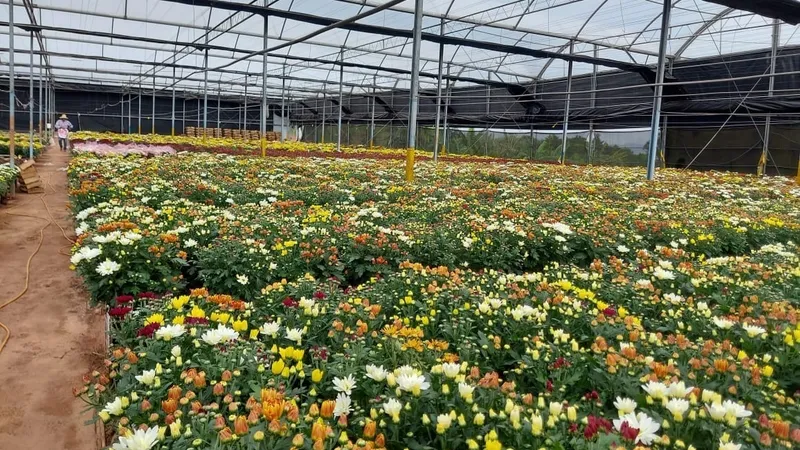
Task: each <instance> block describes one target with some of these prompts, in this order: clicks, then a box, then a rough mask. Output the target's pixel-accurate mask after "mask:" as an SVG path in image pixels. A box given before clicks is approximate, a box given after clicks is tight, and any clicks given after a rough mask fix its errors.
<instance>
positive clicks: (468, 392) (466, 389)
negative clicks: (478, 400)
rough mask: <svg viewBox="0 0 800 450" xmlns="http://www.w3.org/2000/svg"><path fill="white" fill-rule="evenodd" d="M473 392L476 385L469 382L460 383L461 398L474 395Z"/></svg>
mask: <svg viewBox="0 0 800 450" xmlns="http://www.w3.org/2000/svg"><path fill="white" fill-rule="evenodd" d="M473 392H475V386H471V385H469V384H467V383H463V382H461V383H458V395H460V396H461V398H464V399H468V398H470V397H472V394H473Z"/></svg>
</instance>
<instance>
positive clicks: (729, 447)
mask: <svg viewBox="0 0 800 450" xmlns="http://www.w3.org/2000/svg"><path fill="white" fill-rule="evenodd" d="M741 448H742V444H734V443H733V442H722V439H720V440H719V450H741Z"/></svg>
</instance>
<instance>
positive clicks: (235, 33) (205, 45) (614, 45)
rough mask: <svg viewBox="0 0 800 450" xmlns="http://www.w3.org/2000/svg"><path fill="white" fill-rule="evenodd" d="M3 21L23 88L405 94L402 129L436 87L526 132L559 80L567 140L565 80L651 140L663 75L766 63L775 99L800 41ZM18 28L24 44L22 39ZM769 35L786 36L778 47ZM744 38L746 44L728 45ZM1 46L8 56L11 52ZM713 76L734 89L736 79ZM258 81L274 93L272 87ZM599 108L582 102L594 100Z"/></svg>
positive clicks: (276, 19)
mask: <svg viewBox="0 0 800 450" xmlns="http://www.w3.org/2000/svg"><path fill="white" fill-rule="evenodd" d="M0 5H6V8H0V24H2V25H8V23H9V22H10V20H9V21H6V20H5V18H4V17H3V15H4V14H6V15H8V11H10V10H12V9H22V8H24V13H23V14H19V15H16V16H17V17H18V18H20V17H21V18H22V20H19V19H18V20H17V22H16V23H15V24H13V25H12V26H9V27H8V29H9V31H8V32H7V33H3V32H0V49H12V48H13V49H16V51H13V55H9V56H11V59H17V58H24V56H23V55H27V56H28V57H29V58H30V62H29V63H24V62H23V61H14V63H15V64H16V65H19V66H20V67H28V68H29V69H30V70H31V72H32V69H33V67H34V66H35V63H34V61H33V57H34V56H39V57H40V59H41V62H40V65H41V66H43V68H44V69H45V70H46V71H47V78H48V80H49V83H50V84H53V83H57V82H58V80H59V79H65V80H66V79H69V80H71V81H73V80H75V79H76V78H79V77H80V74H81V73H88V74H94V73H96V74H103V75H104V76H103V79H102V80H99V79H95V78H94V77H93V76H90V78H92V81H93V82H96V83H103V84H104V85H106V86H108V87H109V88H113V87H114V86H116V87H117V88H118V89H119V90H120V91H121V92H127V91H130V90H132V89H133V88H134V87H135V86H137V85H141V84H143V83H144V82H146V83H147V84H148V85H150V84H152V90H153V95H155V94H156V92H157V91H162V95H163V91H167V90H170V89H171V90H172V92H173V96H174V92H175V91H176V90H181V91H182V92H189V91H192V90H195V91H196V90H197V89H198V88H197V85H198V83H200V81H201V80H198V78H197V77H193V75H196V74H198V73H200V74H204V76H203V79H202V84H201V85H204V86H206V87H205V88H202V90H203V91H205V92H207V90H208V87H207V86H208V84H209V83H211V84H213V85H217V86H219V87H221V86H226V87H227V89H226V91H228V92H229V93H230V94H233V95H239V94H240V93H241V92H240V91H241V89H238V87H242V88H244V91H245V93H244V95H245V96H247V95H248V94H247V87H248V86H252V87H255V89H254V91H255V92H253V91H251V92H253V94H252V96H253V97H256V96H257V95H258V91H259V90H260V91H261V95H260V97H261V98H262V110H264V111H266V110H267V108H266V105H265V102H266V99H267V98H268V97H272V98H274V97H275V96H276V94H277V91H278V90H280V93H281V97H282V98H283V97H285V95H286V91H287V90H288V92H292V91H295V92H296V93H298V94H299V95H298V94H295V95H293V97H294V99H295V100H298V98H299V99H300V100H302V99H303V98H306V99H309V100H310V99H311V98H313V97H319V96H320V95H322V96H327V94H328V93H329V92H330V93H333V92H335V90H334V91H333V92H331V90H330V89H329V88H331V87H334V88H336V87H338V96H339V100H337V101H336V102H337V104H338V105H340V108H339V109H340V110H341V109H342V108H341V103H342V98H343V93H344V92H343V91H344V89H343V87H347V88H348V95H349V96H355V97H358V96H361V97H367V98H373V100H372V101H373V103H377V102H379V101H380V96H382V95H384V94H387V93H389V94H388V95H393V94H391V93H402V92H404V91H410V92H411V93H412V95H411V96H410V98H409V100H410V103H411V105H412V107H411V108H410V110H409V118H410V119H412V118H414V117H416V107H415V106H413V105H414V102H416V101H417V100H418V98H417V95H414V92H416V89H418V88H419V85H420V84H421V83H424V84H425V86H426V88H427V89H428V90H427V91H423V92H422V94H420V95H422V96H424V97H426V98H428V99H432V100H434V101H435V102H436V103H437V117H438V114H439V112H440V110H442V106H443V105H441V102H442V101H443V100H445V99H447V96H448V94H442V83H443V82H446V83H447V87H446V90H447V92H451V90H452V89H454V88H461V89H462V90H461V91H460V92H470V90H473V91H472V93H471V94H469V95H471V96H472V97H470V98H471V99H472V100H470V99H467V101H468V103H469V102H472V103H471V104H473V106H474V107H478V106H475V105H479V104H481V103H483V102H485V104H486V111H485V112H486V114H485V117H491V116H492V115H494V114H490V102H491V100H490V98H489V97H490V96H494V97H495V98H497V97H498V96H499V97H501V99H502V98H509V99H512V100H511V101H512V102H513V103H516V104H517V105H518V106H524V110H525V115H526V117H529V118H530V120H531V123H533V115H535V114H538V112H537V111H539V112H542V110H541V105H537V101H536V98H537V97H536V87H537V85H538V84H540V83H548V82H551V81H553V80H559V79H563V80H564V86H565V89H566V104H565V114H564V125H563V127H564V129H565V130H566V128H567V125H566V123H567V121H568V118H569V106H570V97H571V86H572V79H573V77H575V76H581V75H586V74H589V73H591V74H592V79H593V80H595V79H597V78H598V77H600V76H604V75H603V74H598V67H604V68H610V69H615V70H622V71H627V72H632V73H635V74H638V75H640V76H641V78H643V79H644V86H646V87H647V88H648V89H650V90H651V91H654V93H655V95H653V97H654V104H653V119H654V122H653V124H654V125H653V126H652V127H651V128H652V129H653V130H655V128H656V125H657V124H658V120H657V116H658V111H659V110H660V99H661V97H662V96H666V97H668V98H669V99H670V100H671V101H673V102H675V101H678V100H680V99H683V100H686V101H688V100H690V99H689V98H688V96H687V95H688V94H686V90H685V89H684V88H683V86H682V85H681V84H680V80H676V79H673V78H672V77H671V75H670V74H669V73H668V72H669V70H668V67H672V65H673V64H674V63H676V62H686V61H695V60H696V61H702V60H705V61H707V60H708V58H709V57H713V56H716V55H717V54H718V55H719V56H722V55H725V54H730V53H735V52H748V51H751V52H753V51H761V50H765V49H767V48H772V51H771V57H770V60H771V63H770V64H769V68H770V69H769V70H768V72H769V74H767V73H765V74H763V76H765V77H767V78H765V79H768V80H769V83H770V86H772V85H773V84H774V79H775V65H776V56H777V53H778V51H779V50H778V49H781V48H786V47H791V46H797V45H798V44H800V36H798V35H797V34H798V33H797V31H798V30H797V28H794V29H791V28H792V27H793V25H792V24H797V23H798V22H800V2H798V1H796V0H763V1H760V2H757V3H754V2H747V1H743V0H660V1H659V0H479V1H473V0H426V1H425V2H424V3H423V2H422V1H421V0H303V1H299V0H141V1H137V2H135V3H133V2H129V1H128V0H113V1H110V0H103V1H101V0H38V1H35V2H34V1H32V0H0ZM26 15H27V21H26V20H25V16H26ZM37 16H38V17H37ZM771 18H774V19H775V20H772V19H771ZM15 28H16V29H19V30H23V31H25V32H26V33H23V34H22V36H19V34H18V33H15V32H14V31H15ZM782 28H789V29H790V31H791V32H790V33H781V29H782ZM744 30H746V31H747V33H742V34H746V36H742V35H741V34H739V35H737V33H739V32H741V31H744ZM28 35H29V36H28ZM18 36H19V37H18ZM786 36H788V38H786ZM34 37H35V39H36V43H37V44H38V49H35V48H33V47H34V45H33V44H34ZM12 38H13V39H15V41H16V40H17V39H19V42H14V45H11V43H10V39H12ZM28 38H29V39H28ZM3 41H5V42H6V43H8V45H3V44H4V42H3ZM20 44H21V45H20ZM412 44H413V45H412ZM28 45H29V46H28ZM0 51H2V52H5V53H6V54H8V53H9V52H10V50H0ZM2 58H3V55H2V54H0V60H2ZM703 58H705V59H703ZM656 59H657V61H656ZM723 61H724V59H723ZM20 63H22V64H20ZM26 64H27V65H26ZM433 64H437V65H438V67H436V70H435V71H434V70H431V66H432V65H433ZM724 64H725V70H727V71H728V74H729V76H730V78H731V79H739V80H741V79H742V76H741V75H743V74H741V73H739V74H738V75H739V76H738V77H737V76H734V74H733V73H731V71H730V68H729V67H728V65H727V64H728V63H727V62H724ZM445 65H446V74H445ZM409 66H411V67H412V68H416V67H418V66H419V70H414V69H412V70H409V69H408V68H409ZM170 72H171V73H170ZM784 72H786V71H784ZM604 73H606V72H604ZM187 74H188V75H187ZM337 75H338V79H337ZM744 75H746V77H745V78H747V77H758V76H759V75H758V74H752V73H748V74H744ZM271 77H272V78H275V79H276V80H280V81H281V83H280V86H279V87H278V85H277V83H270V82H269V81H270V80H269V78H271ZM419 77H421V78H422V79H424V80H425V81H420V80H419ZM693 81H694V82H698V80H693ZM150 82H152V83H150ZM700 82H702V80H700ZM709 82H711V81H709ZM640 83H641V82H640ZM593 85H594V82H593ZM634 87H635V86H634ZM434 88H435V92H436V94H433V92H434ZM495 88H504V89H505V91H506V92H505V93H504V92H502V91H493V90H492V89H495ZM733 88H734V89H735V91H736V95H738V96H739V98H741V97H742V96H743V95H744V94H743V93H742V92H741V91H740V90H739V88H738V86H736V82H735V81H734V84H733ZM218 89H219V88H218ZM464 89H466V91H465V90H464ZM268 91H269V92H268ZM379 91H380V92H379ZM663 91H666V92H663ZM728 91H731V89H728ZM599 92H601V90H598V89H596V87H593V88H592V94H591V95H592V97H593V98H595V97H596V95H597V93H599ZM772 93H773V89H772V87H770V95H772ZM309 94H310V95H309ZM11 95H12V97H13V92H12V94H11ZM548 95H552V93H549V94H548ZM727 95H729V97H730V98H729V100H735V99H734V98H733V97H731V95H732V94H730V93H729V94H727ZM786 95H789V94H788V93H787V94H786ZM747 96H749V93H748V95H747ZM747 96H744V99H743V100H742V103H743V102H744V100H746V99H747ZM207 97H208V96H207V94H204V98H206V104H207ZM448 102H449V100H448ZM384 103H385V102H383V103H382V105H383V104H384ZM742 103H739V104H740V105H741V104H742ZM622 106H624V104H623V105H622ZM673 106H674V105H673ZM461 107H463V105H459V106H458V107H457V108H461ZM373 109H374V106H373ZM444 109H445V110H447V111H450V110H452V109H453V106H451V105H449V103H448V104H447V105H444ZM737 109H738V107H737ZM734 113H735V111H734ZM550 114H552V112H551V113H550ZM499 116H506V115H505V114H499ZM412 121H414V120H412ZM437 121H438V119H437ZM262 122H263V118H262ZM264 126H265V125H264V124H263V123H262V128H263V127H264ZM487 126H489V124H487ZM410 136H411V134H410ZM409 139H410V141H412V142H413V140H411V137H410V138H409ZM651 145H654V143H653V140H652V139H651Z"/></svg>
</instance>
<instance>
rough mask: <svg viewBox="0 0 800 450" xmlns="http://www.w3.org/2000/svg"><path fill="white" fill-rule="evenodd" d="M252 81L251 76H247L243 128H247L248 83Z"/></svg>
mask: <svg viewBox="0 0 800 450" xmlns="http://www.w3.org/2000/svg"><path fill="white" fill-rule="evenodd" d="M249 81H250V77H249V76H248V77H246V78H245V82H244V114H243V115H244V117H242V130H246V129H247V83H248V82H249Z"/></svg>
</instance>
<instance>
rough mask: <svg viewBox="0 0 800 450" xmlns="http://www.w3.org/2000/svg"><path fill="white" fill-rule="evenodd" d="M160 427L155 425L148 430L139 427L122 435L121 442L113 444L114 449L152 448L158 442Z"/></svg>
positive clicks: (145, 449)
mask: <svg viewBox="0 0 800 450" xmlns="http://www.w3.org/2000/svg"><path fill="white" fill-rule="evenodd" d="M158 431H159V427H157V426H154V427H150V428H148V429H147V431H144V430H140V429H137V430H136V431H134V432H133V433H132V434H129V435H127V436H120V438H119V442H118V443H116V444H114V445H112V446H111V448H112V449H113V450H150V449H151V448H153V447H154V446H155V445H156V443H157V442H158Z"/></svg>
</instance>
